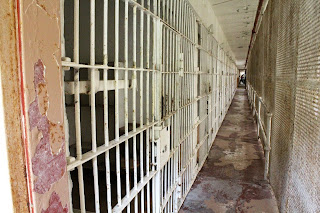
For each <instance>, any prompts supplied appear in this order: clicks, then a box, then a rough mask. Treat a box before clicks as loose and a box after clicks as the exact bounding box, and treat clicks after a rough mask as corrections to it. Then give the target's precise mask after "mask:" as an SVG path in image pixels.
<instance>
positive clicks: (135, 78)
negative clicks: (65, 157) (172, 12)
mask: <svg viewBox="0 0 320 213" xmlns="http://www.w3.org/2000/svg"><path fill="white" fill-rule="evenodd" d="M133 68H137V6H135V5H134V6H133ZM132 84H133V89H132V91H133V95H132V105H133V111H132V123H133V124H132V126H133V131H134V132H136V131H137V121H136V95H137V94H136V89H137V71H136V70H134V71H133V74H132ZM133 179H134V188H135V189H137V185H138V177H137V137H136V136H134V137H133ZM134 206H135V212H138V198H137V197H135V198H134Z"/></svg>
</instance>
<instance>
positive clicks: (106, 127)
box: [103, 0, 112, 212]
mask: <svg viewBox="0 0 320 213" xmlns="http://www.w3.org/2000/svg"><path fill="white" fill-rule="evenodd" d="M108 4H109V1H108V0H104V1H103V64H104V65H108ZM103 84H104V91H103V107H104V109H103V119H104V143H105V145H106V146H108V145H109V122H108V119H109V116H108V114H109V113H108V110H109V107H108V104H109V101H108V69H104V70H103ZM105 164H106V185H107V208H108V212H111V211H112V207H111V183H110V156H109V150H108V151H107V152H106V153H105Z"/></svg>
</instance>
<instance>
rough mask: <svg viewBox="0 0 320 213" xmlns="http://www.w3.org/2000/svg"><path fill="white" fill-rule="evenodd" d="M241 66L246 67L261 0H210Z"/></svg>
mask: <svg viewBox="0 0 320 213" xmlns="http://www.w3.org/2000/svg"><path fill="white" fill-rule="evenodd" d="M209 1H210V3H211V5H212V8H213V10H214V12H215V15H216V16H217V18H218V21H219V23H220V26H221V28H222V30H223V32H224V34H225V36H226V39H227V41H228V43H229V46H230V48H231V50H232V51H233V53H234V56H235V57H236V63H237V65H238V67H239V68H244V65H245V61H246V58H247V53H248V47H249V43H250V39H251V32H252V28H253V25H254V20H255V17H256V12H257V7H258V3H259V0H209Z"/></svg>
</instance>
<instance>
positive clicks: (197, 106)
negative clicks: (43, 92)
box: [61, 0, 237, 212]
mask: <svg viewBox="0 0 320 213" xmlns="http://www.w3.org/2000/svg"><path fill="white" fill-rule="evenodd" d="M61 7H62V8H61V11H62V13H63V14H62V20H61V24H62V29H63V30H62V46H63V47H64V48H63V51H62V52H63V58H62V60H63V62H62V64H63V67H64V70H65V75H64V82H65V83H64V86H65V104H66V115H65V119H66V123H68V124H69V125H68V126H66V132H67V133H68V136H67V140H66V147H67V156H68V173H69V183H70V187H69V191H70V200H71V201H72V203H71V207H72V208H73V211H74V212H77V211H79V212H86V211H87V212H159V211H160V212H177V211H178V210H179V208H180V206H181V205H182V203H183V201H184V199H185V197H186V195H187V193H188V191H189V190H190V188H191V186H192V184H193V182H194V180H195V178H196V175H197V174H198V172H199V170H200V169H201V167H202V165H203V163H204V161H205V159H206V156H207V154H208V152H209V149H210V147H211V145H212V142H213V140H214V138H215V135H216V133H217V131H218V128H219V125H220V124H221V122H222V120H223V118H224V115H225V114H226V111H227V108H228V107H229V105H230V103H231V100H232V98H233V95H234V92H235V89H236V88H235V85H236V75H237V74H236V73H237V70H236V66H235V64H234V62H233V61H232V60H231V59H230V58H229V56H227V54H226V53H225V52H224V51H223V49H222V48H221V47H219V45H218V43H217V41H216V40H215V39H214V37H213V36H212V33H211V32H210V31H208V29H206V28H205V27H204V25H203V24H202V23H201V21H200V20H199V18H198V16H197V15H196V13H195V12H194V10H193V8H192V7H191V6H190V4H189V2H188V1H186V0H179V1H173V0H158V1H150V0H144V1H141V0H140V1H134V0H124V1H120V0H113V1H108V0H90V1H89V0H87V1H79V0H73V1H63V0H62V1H61Z"/></svg>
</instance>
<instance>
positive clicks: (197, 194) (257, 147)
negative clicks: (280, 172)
mask: <svg viewBox="0 0 320 213" xmlns="http://www.w3.org/2000/svg"><path fill="white" fill-rule="evenodd" d="M263 172H264V157H263V147H262V145H261V142H259V141H258V140H257V133H256V125H255V124H254V120H253V117H252V114H251V111H250V107H249V103H248V97H247V94H246V91H245V89H244V88H238V90H237V92H236V95H235V98H234V100H233V101H232V104H231V106H230V108H229V111H228V113H227V115H226V117H225V120H224V121H223V123H222V126H221V128H220V130H219V132H218V135H217V137H216V139H215V141H214V145H213V146H212V148H211V150H210V153H209V156H208V158H207V161H206V162H205V164H204V166H203V168H202V170H201V171H200V172H199V175H198V177H197V179H196V181H195V183H194V185H193V186H192V188H191V190H190V193H189V194H188V196H187V198H186V200H185V202H184V204H183V206H182V207H181V210H180V213H191V212H196V213H213V212H214V213H220V212H253V213H258V212H268V213H269V212H270V213H274V212H279V211H278V208H277V202H276V199H275V197H274V195H273V192H272V189H271V187H270V185H269V184H268V182H266V181H264V179H263Z"/></svg>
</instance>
